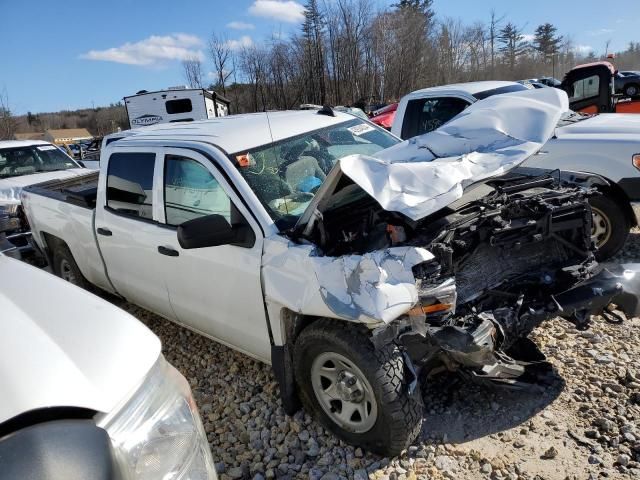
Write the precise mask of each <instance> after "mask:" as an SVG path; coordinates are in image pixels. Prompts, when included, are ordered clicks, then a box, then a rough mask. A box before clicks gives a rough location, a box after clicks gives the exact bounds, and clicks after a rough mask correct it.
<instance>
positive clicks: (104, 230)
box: [97, 227, 113, 237]
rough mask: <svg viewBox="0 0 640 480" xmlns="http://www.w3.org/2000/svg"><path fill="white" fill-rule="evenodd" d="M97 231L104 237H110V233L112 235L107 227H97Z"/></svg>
mask: <svg viewBox="0 0 640 480" xmlns="http://www.w3.org/2000/svg"><path fill="white" fill-rule="evenodd" d="M97 232H98V233H99V234H100V235H104V236H105V237H110V236H111V235H113V233H111V230H109V229H108V228H102V227H98V230H97Z"/></svg>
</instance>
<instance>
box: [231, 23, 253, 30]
mask: <svg viewBox="0 0 640 480" xmlns="http://www.w3.org/2000/svg"><path fill="white" fill-rule="evenodd" d="M227 27H229V28H233V29H234V30H253V29H254V28H256V27H255V25H254V24H253V23H247V22H229V23H227Z"/></svg>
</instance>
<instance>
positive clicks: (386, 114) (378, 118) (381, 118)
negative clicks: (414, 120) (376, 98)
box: [370, 102, 398, 130]
mask: <svg viewBox="0 0 640 480" xmlns="http://www.w3.org/2000/svg"><path fill="white" fill-rule="evenodd" d="M397 109H398V102H395V103H392V104H390V105H387V106H386V107H383V108H381V109H379V110H376V111H375V112H373V115H372V117H371V119H370V120H371V121H372V122H373V123H375V124H376V125H379V126H381V127H382V128H384V129H386V130H390V129H391V125H392V124H393V118H394V117H395V114H396V110H397Z"/></svg>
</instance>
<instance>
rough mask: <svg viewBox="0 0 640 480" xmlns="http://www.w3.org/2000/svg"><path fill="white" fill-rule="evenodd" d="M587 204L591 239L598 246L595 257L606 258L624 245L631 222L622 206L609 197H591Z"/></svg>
mask: <svg viewBox="0 0 640 480" xmlns="http://www.w3.org/2000/svg"><path fill="white" fill-rule="evenodd" d="M589 204H590V205H591V214H592V218H591V239H592V240H593V242H594V243H595V244H596V247H598V252H597V253H596V258H597V259H598V260H606V259H608V258H609V257H612V256H613V255H615V254H616V253H617V252H618V251H619V250H620V249H621V248H622V247H623V246H624V243H625V242H626V241H627V237H628V236H629V230H630V228H631V224H630V223H629V219H628V217H627V215H626V214H625V212H624V209H623V208H622V206H621V205H620V204H619V203H618V202H617V201H615V200H614V199H613V198H611V197H608V196H606V195H599V196H597V197H592V198H591V199H589Z"/></svg>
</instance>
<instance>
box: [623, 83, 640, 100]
mask: <svg viewBox="0 0 640 480" xmlns="http://www.w3.org/2000/svg"><path fill="white" fill-rule="evenodd" d="M624 94H625V95H626V96H628V97H635V96H638V95H640V85H636V84H635V83H631V84H629V85H625V87H624Z"/></svg>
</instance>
